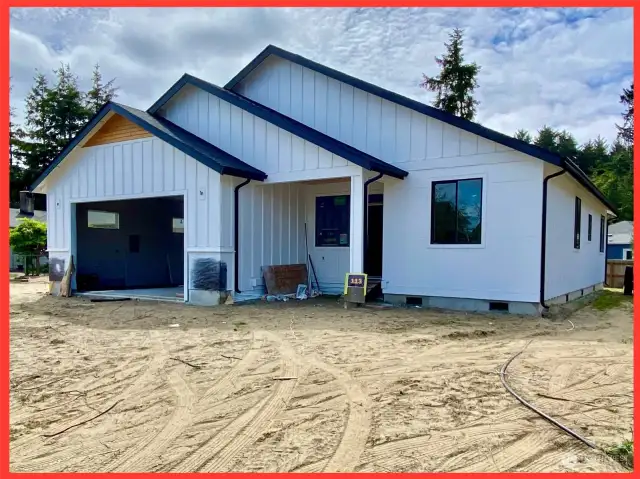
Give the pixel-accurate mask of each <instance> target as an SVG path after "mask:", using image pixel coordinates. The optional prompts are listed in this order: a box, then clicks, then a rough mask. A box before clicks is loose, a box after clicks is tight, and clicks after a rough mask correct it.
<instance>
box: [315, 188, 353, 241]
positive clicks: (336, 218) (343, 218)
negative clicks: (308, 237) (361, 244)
mask: <svg viewBox="0 0 640 479" xmlns="http://www.w3.org/2000/svg"><path fill="white" fill-rule="evenodd" d="M336 198H344V199H345V202H344V204H343V205H339V206H340V207H341V208H342V211H341V212H340V213H338V212H337V211H335V208H336V206H338V205H336V204H335V200H336ZM328 200H331V201H332V203H331V206H332V207H333V208H334V211H333V213H331V214H329V215H327V216H325V215H323V214H320V213H319V210H320V203H321V202H322V201H328ZM327 206H328V204H327ZM345 212H346V213H345ZM327 217H328V218H331V220H332V222H337V223H339V224H338V226H337V230H338V232H337V234H336V235H334V236H333V237H334V239H335V237H336V236H337V239H336V241H335V242H334V243H329V242H328V240H325V241H323V236H322V233H323V231H322V230H325V231H326V230H327V229H329V228H327V227H326V226H323V224H320V222H321V221H325V220H326V219H327ZM314 223H315V228H314V230H315V240H314V244H315V247H316V248H348V247H349V246H350V245H351V194H349V193H346V194H333V195H318V196H316V201H315V220H314ZM331 226H334V225H333V224H332V225H331ZM331 229H334V228H331ZM345 234H346V235H347V240H346V243H340V240H341V236H342V235H345ZM325 237H329V236H325Z"/></svg>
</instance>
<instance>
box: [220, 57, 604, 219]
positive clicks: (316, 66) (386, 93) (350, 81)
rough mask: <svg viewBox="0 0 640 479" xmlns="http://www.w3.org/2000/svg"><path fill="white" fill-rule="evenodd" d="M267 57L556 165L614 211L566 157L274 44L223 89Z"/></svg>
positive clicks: (233, 85)
mask: <svg viewBox="0 0 640 479" xmlns="http://www.w3.org/2000/svg"><path fill="white" fill-rule="evenodd" d="M270 55H274V56H276V57H280V58H282V59H285V60H288V61H290V62H293V63H295V64H298V65H300V66H303V67H306V68H308V69H310V70H313V71H316V72H318V73H321V74H323V75H326V76H328V77H329V78H333V79H334V80H337V81H340V82H343V83H346V84H347V85H351V86H353V87H354V88H358V89H360V90H362V91H365V92H367V93H370V94H372V95H376V96H379V97H380V98H383V99H385V100H388V101H390V102H392V103H396V104H398V105H402V106H404V107H406V108H409V109H411V110H414V111H417V112H419V113H422V114H423V115H426V116H429V117H431V118H435V119H436V120H440V121H443V122H445V123H448V124H449V125H452V126H455V127H456V128H460V129H461V130H465V131H468V132H469V133H473V134H475V135H478V136H481V137H483V138H486V139H487V140H491V141H495V142H496V143H499V144H501V145H504V146H506V147H508V148H512V149H514V150H516V151H519V152H521V153H524V154H525V155H529V156H532V157H534V158H538V159H540V160H542V161H545V162H547V163H551V164H552V165H556V166H558V167H560V168H564V169H566V170H567V172H568V173H569V174H570V175H571V176H573V177H574V178H575V179H576V181H578V183H580V184H581V185H582V186H584V187H585V188H586V189H587V190H588V191H590V192H591V193H592V194H593V195H594V196H595V197H596V198H598V199H599V200H600V201H601V202H602V203H603V204H604V205H605V206H607V207H608V208H609V209H610V210H611V211H612V212H614V213H615V212H616V209H615V207H614V206H613V204H612V203H611V202H610V201H609V200H608V199H607V198H606V197H605V196H604V195H603V194H602V192H601V191H600V190H598V188H597V187H596V186H595V185H594V184H593V182H592V181H591V180H590V179H589V177H588V176H587V175H586V174H585V173H584V172H583V171H582V170H580V168H579V167H578V166H577V165H576V164H575V163H574V162H573V161H571V160H570V159H568V158H564V157H562V156H560V155H557V154H555V153H553V152H551V151H549V150H546V149H544V148H540V147H537V146H535V145H531V144H530V143H527V142H525V141H521V140H518V139H516V138H513V137H511V136H508V135H505V134H504V133H500V132H497V131H495V130H491V129H489V128H487V127H484V126H482V125H480V124H478V123H475V122H472V121H469V120H465V119H464V118H460V117H458V116H455V115H453V114H451V113H447V112H446V111H443V110H440V109H438V108H434V107H432V106H428V105H425V104H424V103H420V102H419V101H416V100H412V99H411V98H407V97H405V96H402V95H399V94H398V93H394V92H392V91H390V90H386V89H384V88H381V87H379V86H377V85H373V84H371V83H368V82H366V81H364V80H360V79H358V78H355V77H352V76H350V75H347V74H346V73H343V72H341V71H338V70H334V69H333V68H329V67H327V66H324V65H321V64H320V63H316V62H314V61H313V60H309V59H308V58H305V57H303V56H300V55H297V54H295V53H291V52H289V51H287V50H283V49H282V48H279V47H276V46H274V45H269V46H267V48H265V49H264V50H263V51H262V52H261V53H260V54H259V55H258V56H257V57H255V58H254V59H253V60H252V61H251V62H250V63H249V64H248V65H247V66H246V67H244V68H243V69H242V70H241V71H240V72H239V73H238V74H237V75H236V76H235V77H233V78H232V79H231V80H230V81H229V82H228V83H227V84H226V85H225V89H227V90H231V89H233V88H234V87H235V86H237V85H238V84H239V83H240V82H241V81H242V80H244V79H245V78H246V77H247V76H248V75H249V74H251V72H252V71H253V70H255V69H256V68H257V67H258V66H259V65H260V64H261V63H262V62H263V61H264V60H266V59H267V57H269V56H270Z"/></svg>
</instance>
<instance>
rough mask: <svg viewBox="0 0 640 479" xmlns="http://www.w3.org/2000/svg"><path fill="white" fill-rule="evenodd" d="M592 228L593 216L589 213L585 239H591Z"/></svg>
mask: <svg viewBox="0 0 640 479" xmlns="http://www.w3.org/2000/svg"><path fill="white" fill-rule="evenodd" d="M592 228H593V216H591V215H589V223H588V224H587V241H591V229H592Z"/></svg>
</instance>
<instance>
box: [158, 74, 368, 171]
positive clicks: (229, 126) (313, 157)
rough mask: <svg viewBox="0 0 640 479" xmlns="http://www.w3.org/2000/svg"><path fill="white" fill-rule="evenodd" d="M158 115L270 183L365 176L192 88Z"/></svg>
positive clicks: (318, 150) (337, 159)
mask: <svg viewBox="0 0 640 479" xmlns="http://www.w3.org/2000/svg"><path fill="white" fill-rule="evenodd" d="M158 113H159V114H160V115H162V116H164V117H165V118H167V119H168V120H169V121H171V122H173V123H175V124H176V125H178V126H180V127H182V128H184V129H185V130H187V131H189V132H190V133H193V134H194V135H197V136H199V137H200V138H202V139H204V140H206V141H208V142H209V143H211V144H212V145H215V146H217V147H218V148H220V149H221V150H224V151H226V152H227V153H229V154H231V155H233V156H235V157H236V158H239V159H241V160H242V161H244V162H245V163H248V164H249V165H251V166H253V167H255V168H258V169H259V170H262V171H264V172H265V173H266V174H267V175H268V178H267V180H266V182H267V183H279V182H290V181H303V180H314V179H318V178H338V177H343V176H349V175H352V174H354V173H356V174H357V172H358V171H359V168H357V167H356V166H355V165H353V164H352V163H349V162H348V161H347V160H345V159H344V158H342V157H340V156H337V155H334V154H333V153H330V152H329V151H327V150H325V149H323V148H320V147H318V146H316V145H315V144H313V143H310V142H308V141H305V140H303V139H301V138H299V137H297V136H296V135H293V134H291V133H289V132H288V131H286V130H283V129H281V128H278V127H277V126H275V125H272V124H271V123H268V122H266V121H265V120H263V119H261V118H258V117H256V116H255V115H253V114H251V113H248V112H246V111H244V110H242V109H241V108H238V107H236V106H234V105H231V104H230V103H228V102H226V101H224V100H221V99H219V98H218V97H216V96H214V95H211V94H210V93H207V92H205V91H204V90H201V89H199V88H196V87H193V86H190V85H187V86H185V87H184V88H183V89H182V91H180V92H179V93H178V94H177V95H176V96H175V97H174V98H172V99H171V100H170V101H169V103H168V104H167V105H165V106H164V107H163V108H162V109H161V110H160V111H159V112H158Z"/></svg>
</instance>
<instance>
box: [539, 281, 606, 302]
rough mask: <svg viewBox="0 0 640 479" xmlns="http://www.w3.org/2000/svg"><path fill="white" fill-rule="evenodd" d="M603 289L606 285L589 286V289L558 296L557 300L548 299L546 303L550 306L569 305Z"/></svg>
mask: <svg viewBox="0 0 640 479" xmlns="http://www.w3.org/2000/svg"><path fill="white" fill-rule="evenodd" d="M603 288H604V285H603V284H602V283H598V284H594V285H593V286H589V287H587V288H582V289H578V290H576V291H571V292H569V293H567V294H562V295H560V296H556V297H555V298H551V299H547V300H546V303H547V304H548V305H558V304H565V303H569V302H571V301H575V300H576V299H580V298H582V297H584V296H588V295H590V294H593V293H594V292H595V291H600V290H602V289H603Z"/></svg>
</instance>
